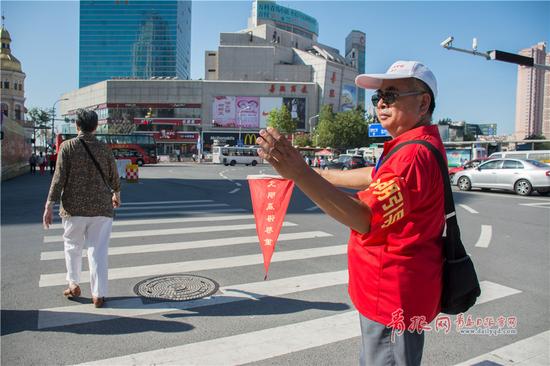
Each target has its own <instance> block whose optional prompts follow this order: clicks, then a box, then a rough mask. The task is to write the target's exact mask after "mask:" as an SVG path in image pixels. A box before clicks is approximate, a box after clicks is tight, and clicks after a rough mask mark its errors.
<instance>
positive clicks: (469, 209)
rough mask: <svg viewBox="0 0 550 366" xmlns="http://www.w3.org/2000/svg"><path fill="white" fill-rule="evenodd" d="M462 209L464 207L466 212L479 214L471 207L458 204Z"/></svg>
mask: <svg viewBox="0 0 550 366" xmlns="http://www.w3.org/2000/svg"><path fill="white" fill-rule="evenodd" d="M458 205H459V206H460V207H462V208H463V209H465V210H466V211H468V212H469V213H473V214H478V213H479V212H477V211H476V210H474V209H473V208H471V207H470V206H466V205H464V204H462V203H459V204H458Z"/></svg>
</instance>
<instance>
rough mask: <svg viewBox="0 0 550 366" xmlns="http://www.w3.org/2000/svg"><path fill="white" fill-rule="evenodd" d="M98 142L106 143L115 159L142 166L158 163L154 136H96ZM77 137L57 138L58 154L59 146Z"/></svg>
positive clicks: (59, 136) (63, 136) (61, 136)
mask: <svg viewBox="0 0 550 366" xmlns="http://www.w3.org/2000/svg"><path fill="white" fill-rule="evenodd" d="M95 136H96V137H97V139H98V140H100V141H103V142H105V143H106V144H107V145H109V147H110V148H111V150H113V155H114V156H115V159H128V160H131V161H132V164H137V165H139V166H142V165H144V164H156V163H157V145H156V144H155V140H154V139H153V137H152V136H147V135H111V134H96V135H95ZM73 137H76V134H66V133H60V134H58V135H57V137H56V152H58V151H59V145H61V143H62V142H63V141H65V140H68V139H71V138H73Z"/></svg>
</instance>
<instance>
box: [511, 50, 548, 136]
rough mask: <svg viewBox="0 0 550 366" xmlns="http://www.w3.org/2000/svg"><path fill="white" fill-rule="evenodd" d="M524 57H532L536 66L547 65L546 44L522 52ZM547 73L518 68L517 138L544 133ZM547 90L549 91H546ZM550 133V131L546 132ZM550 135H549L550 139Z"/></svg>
mask: <svg viewBox="0 0 550 366" xmlns="http://www.w3.org/2000/svg"><path fill="white" fill-rule="evenodd" d="M520 54H521V55H522V56H527V57H532V58H533V60H534V62H535V63H536V64H545V61H546V58H547V57H546V43H544V42H540V43H538V44H536V45H535V46H533V47H530V48H526V49H523V50H521V51H520ZM545 73H548V72H545V71H544V70H543V69H541V68H536V67H527V66H518V82H517V90H516V126H515V138H516V139H524V138H525V137H527V136H530V135H533V134H536V135H539V134H542V133H543V103H544V99H545V97H544V94H545V87H544V83H545V81H544V80H545ZM546 90H547V89H546ZM546 131H547V132H550V130H546ZM549 136H550V135H547V137H549Z"/></svg>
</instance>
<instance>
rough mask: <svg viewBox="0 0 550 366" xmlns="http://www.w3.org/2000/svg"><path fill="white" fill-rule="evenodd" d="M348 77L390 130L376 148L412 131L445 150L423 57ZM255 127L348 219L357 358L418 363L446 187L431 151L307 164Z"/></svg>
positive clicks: (431, 313)
mask: <svg viewBox="0 0 550 366" xmlns="http://www.w3.org/2000/svg"><path fill="white" fill-rule="evenodd" d="M355 83H356V85H357V86H359V87H362V88H365V89H376V92H375V94H374V95H373V97H372V103H373V105H374V106H375V107H376V113H377V116H378V119H379V120H380V123H381V124H382V127H384V128H385V129H386V130H388V132H389V134H390V135H391V136H392V140H391V141H388V142H386V143H385V144H384V154H383V155H384V156H387V155H388V153H389V152H390V151H392V150H393V149H394V148H395V147H396V146H397V145H399V144H401V143H402V142H405V141H412V140H424V141H427V142H428V143H430V144H432V145H433V146H435V147H436V148H437V149H438V150H439V151H440V152H441V154H442V155H443V156H445V150H444V148H443V142H442V141H441V137H440V136H439V132H438V129H437V126H435V125H432V124H431V119H432V113H433V111H434V108H435V97H436V96H437V83H436V79H435V76H434V75H433V73H432V72H431V71H430V70H429V69H428V68H427V67H426V66H424V65H423V64H421V63H419V62H415V61H397V62H395V63H394V64H393V65H392V66H391V67H390V68H389V69H388V71H387V72H386V73H385V74H370V75H369V74H363V75H359V76H357V78H356V79H355ZM260 136H261V137H260V138H258V140H257V143H258V144H259V145H260V149H259V154H260V157H262V158H263V159H266V160H267V161H268V162H269V163H270V164H272V165H273V167H274V168H275V169H276V170H277V171H278V172H279V174H281V175H282V176H283V177H285V178H288V179H292V180H294V182H295V183H296V185H297V186H298V187H300V189H302V191H303V192H304V193H305V194H306V195H307V196H308V197H309V198H310V199H312V200H313V201H314V202H315V203H316V204H317V205H318V206H319V207H320V208H321V209H323V211H325V212H326V213H327V214H328V215H330V216H332V217H333V218H334V219H336V220H337V221H339V222H341V223H343V224H344V225H346V226H348V227H349V228H350V229H351V233H350V239H349V242H348V266H349V286H348V292H349V295H350V297H351V300H352V302H353V304H354V305H355V307H356V308H357V310H358V311H359V314H360V316H359V317H360V324H361V333H362V346H361V355H360V360H359V361H360V365H384V366H386V365H388V366H389V365H407V366H411V365H420V363H421V360H422V353H423V348H424V332H423V331H424V330H425V329H426V328H425V327H426V326H427V324H428V323H430V322H431V321H432V320H433V319H434V318H435V317H436V316H437V314H438V313H439V311H440V300H441V291H442V270H443V253H442V247H443V243H442V233H443V228H444V226H445V209H444V196H445V195H444V188H443V184H441V182H442V179H443V177H441V171H440V169H439V164H438V161H437V159H436V157H435V155H434V154H433V153H432V152H431V151H430V150H429V149H428V148H427V147H425V146H423V145H420V144H408V145H405V146H403V147H401V148H400V149H399V150H396V151H395V152H394V153H393V154H392V155H391V157H388V159H387V161H384V160H383V158H380V159H379V160H378V166H377V167H376V168H373V167H366V168H360V169H355V170H348V171H337V170H319V171H317V172H315V171H314V170H313V169H310V168H309V167H308V166H307V165H306V164H305V162H304V160H303V159H300V153H299V152H298V151H297V150H296V149H295V148H293V147H292V145H291V144H290V143H289V141H288V140H286V138H285V137H284V136H282V135H281V134H280V133H279V132H278V131H277V130H276V129H274V128H268V129H267V131H266V130H261V131H260ZM336 187H343V188H351V189H357V190H359V192H358V193H357V194H355V195H352V194H348V193H347V192H344V191H341V190H339V189H337V188H336Z"/></svg>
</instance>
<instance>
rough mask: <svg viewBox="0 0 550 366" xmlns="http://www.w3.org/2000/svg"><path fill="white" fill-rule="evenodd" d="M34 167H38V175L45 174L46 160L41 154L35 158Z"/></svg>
mask: <svg viewBox="0 0 550 366" xmlns="http://www.w3.org/2000/svg"><path fill="white" fill-rule="evenodd" d="M36 165H38V168H39V169H40V175H44V174H45V172H46V158H45V157H44V155H43V153H42V152H41V153H40V154H39V155H38V157H37V158H36Z"/></svg>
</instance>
